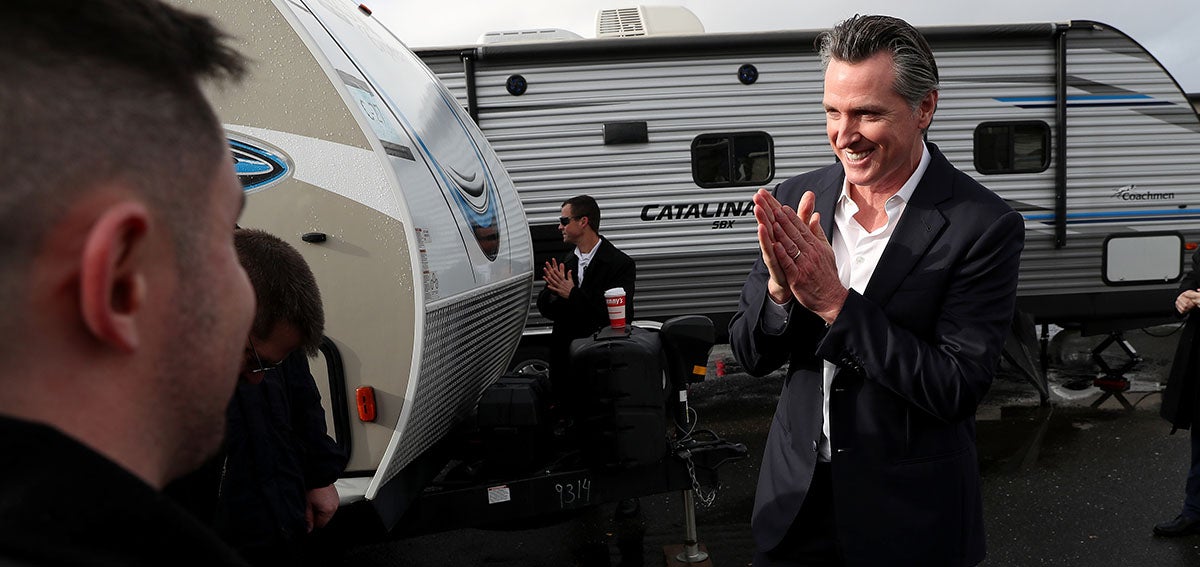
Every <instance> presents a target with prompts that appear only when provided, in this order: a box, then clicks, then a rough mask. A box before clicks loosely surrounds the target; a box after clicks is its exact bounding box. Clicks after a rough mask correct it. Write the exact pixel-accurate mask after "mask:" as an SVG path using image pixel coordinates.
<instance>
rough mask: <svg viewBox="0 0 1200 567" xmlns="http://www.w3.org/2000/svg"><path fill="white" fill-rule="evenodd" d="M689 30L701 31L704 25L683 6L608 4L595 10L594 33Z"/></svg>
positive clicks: (616, 34) (628, 34)
mask: <svg viewBox="0 0 1200 567" xmlns="http://www.w3.org/2000/svg"><path fill="white" fill-rule="evenodd" d="M691 33H704V25H703V24H701V23H700V18H697V17H696V14H693V13H692V11H691V10H688V9H687V8H684V7H683V6H637V7H634V8H610V9H607V10H600V11H599V12H597V13H596V37H633V36H641V35H668V34H691Z"/></svg>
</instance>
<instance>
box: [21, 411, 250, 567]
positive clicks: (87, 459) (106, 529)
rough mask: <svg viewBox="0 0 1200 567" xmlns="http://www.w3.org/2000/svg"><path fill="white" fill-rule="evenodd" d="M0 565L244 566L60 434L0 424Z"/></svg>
mask: <svg viewBox="0 0 1200 567" xmlns="http://www.w3.org/2000/svg"><path fill="white" fill-rule="evenodd" d="M0 455H4V461H3V463H4V464H3V465H2V466H0V565H10V564H17V565H55V566H58V565H88V566H113V567H118V566H119V567H135V566H160V565H184V566H186V565H195V566H197V567H200V566H218V565H239V566H241V565H245V563H243V561H242V560H241V558H239V557H238V556H237V554H236V553H234V551H233V550H232V549H230V548H229V547H227V546H226V545H225V544H224V543H222V542H221V540H220V539H219V538H217V536H216V534H214V533H213V532H212V531H210V530H209V529H208V528H206V527H204V526H203V525H202V524H201V523H200V522H197V521H196V519H195V518H193V517H192V516H191V515H190V514H188V513H187V512H185V511H184V510H182V509H181V508H179V507H178V506H177V505H175V503H173V502H171V501H170V499H169V498H167V497H166V496H164V495H162V494H160V493H159V492H158V491H156V490H154V489H153V488H152V487H151V486H149V485H147V484H146V483H144V482H142V480H141V479H139V478H137V477H136V476H134V475H133V474H132V473H130V472H129V471H126V470H125V469H123V468H121V467H120V466H118V465H117V464H116V463H113V462H112V461H110V460H108V459H106V458H105V457H103V456H102V455H100V454H98V453H96V452H95V451H93V450H91V449H90V448H88V447H86V446H84V445H82V444H80V443H79V442H77V441H75V440H74V439H71V438H70V437H67V436H65V435H63V434H62V433H60V432H59V431H57V430H55V429H52V428H50V427H46V426H43V425H38V424H34V423H30V422H26V421H19V420H15V419H10V418H6V417H2V416H0Z"/></svg>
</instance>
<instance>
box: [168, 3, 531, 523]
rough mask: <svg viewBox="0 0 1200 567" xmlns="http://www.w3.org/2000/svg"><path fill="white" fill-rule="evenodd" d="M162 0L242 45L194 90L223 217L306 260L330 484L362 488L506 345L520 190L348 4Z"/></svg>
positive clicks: (452, 405) (517, 331) (349, 494)
mask: <svg viewBox="0 0 1200 567" xmlns="http://www.w3.org/2000/svg"><path fill="white" fill-rule="evenodd" d="M176 1H177V2H178V3H180V4H181V5H183V6H184V7H186V8H188V9H190V10H193V11H197V12H200V13H205V14H209V15H211V16H213V17H215V18H216V19H217V20H218V21H219V23H220V25H221V27H222V28H223V29H225V30H226V31H227V32H228V33H229V34H230V35H231V36H233V37H234V38H235V39H236V47H237V48H238V49H239V50H240V51H242V52H243V53H245V54H246V55H248V56H249V57H250V58H251V60H252V67H251V69H250V73H249V75H248V78H247V80H246V81H245V82H244V84H242V85H238V86H229V87H226V88H224V89H221V90H215V91H213V92H211V93H210V96H211V99H212V100H213V103H214V105H215V107H216V109H217V112H218V114H219V116H220V118H221V120H222V122H223V123H224V125H225V129H226V132H227V134H228V137H229V141H230V144H231V147H232V151H233V155H234V159H235V161H236V164H237V170H238V174H239V176H241V178H242V182H243V186H244V187H245V189H246V195H247V204H246V209H245V213H244V214H243V216H242V219H241V221H240V222H241V224H242V226H247V227H254V228H262V229H264V230H267V231H269V232H272V233H274V234H276V235H278V236H280V237H282V238H284V239H285V240H287V241H289V242H290V243H292V244H293V245H294V246H295V247H296V248H297V249H299V250H300V252H301V253H302V254H303V255H304V257H305V258H306V259H307V260H308V262H309V264H311V266H312V268H313V271H314V273H315V275H316V279H317V281H318V282H319V284H320V286H321V291H322V295H323V298H324V302H325V313H326V317H327V322H326V334H327V336H328V338H329V339H330V340H328V341H327V343H326V345H325V346H324V347H323V349H322V350H323V352H324V355H325V356H324V358H325V362H326V365H325V366H327V367H328V370H329V376H327V377H326V376H320V377H319V378H320V379H319V380H318V383H319V384H321V385H322V386H323V389H324V391H323V392H322V394H323V396H324V398H325V399H326V400H327V401H328V404H327V405H328V407H329V409H330V410H331V418H330V424H331V431H336V437H337V439H338V441H339V442H340V443H342V444H344V445H345V446H347V447H348V448H349V450H350V463H349V466H348V470H347V472H346V475H345V476H346V478H343V479H342V480H340V481H339V492H340V493H341V496H342V500H343V503H345V502H347V501H350V500H355V499H362V498H367V499H374V498H376V497H378V496H379V495H380V492H381V490H386V487H387V486H389V485H393V486H395V485H397V484H402V483H403V481H404V475H403V471H405V470H407V469H409V468H410V465H411V464H412V463H414V461H416V460H418V458H419V457H420V456H421V455H422V454H423V453H425V452H426V451H427V450H428V449H429V448H430V447H431V446H433V445H434V444H435V443H436V442H437V441H439V440H440V439H442V438H443V437H444V436H445V435H446V434H447V432H448V431H450V429H451V428H452V427H454V426H455V425H456V424H457V423H458V422H459V421H461V420H462V419H463V418H464V417H465V416H466V415H467V414H469V412H470V411H471V409H472V408H473V407H474V405H475V403H476V401H477V400H478V398H479V396H480V393H481V392H482V391H483V390H484V389H485V388H486V387H487V386H488V385H489V384H491V383H492V382H494V381H495V380H496V379H497V378H498V377H499V376H500V374H501V373H502V372H503V371H504V369H505V368H504V367H505V364H507V362H508V360H509V358H510V357H511V355H512V352H513V351H514V349H515V348H516V345H517V342H518V341H519V339H520V336H521V329H522V327H523V326H524V323H525V319H526V310H527V308H528V297H529V293H530V288H531V285H532V280H533V278H532V249H531V245H530V238H529V231H528V228H527V223H526V220H525V215H524V213H523V211H522V208H521V206H520V202H519V201H518V199H517V196H516V192H515V191H514V189H513V185H512V182H511V181H510V180H509V178H508V176H507V174H505V172H504V169H503V168H502V167H501V166H500V162H499V160H498V159H497V158H496V155H495V153H494V152H493V151H492V149H491V147H490V146H489V144H488V143H487V141H486V140H485V139H484V138H483V136H482V135H481V134H480V133H479V130H478V128H476V126H475V124H474V123H473V122H472V121H471V119H470V118H469V117H468V116H467V115H466V114H465V113H463V112H462V110H461V108H459V105H458V104H457V103H456V102H455V100H454V98H453V97H452V96H451V95H450V93H449V92H448V91H447V90H446V88H445V87H444V86H443V85H442V84H441V83H440V82H439V81H438V80H437V79H436V77H434V76H433V74H432V73H430V71H429V70H428V69H427V68H426V67H425V66H424V65H423V64H422V63H421V61H420V60H418V59H417V58H416V57H415V56H414V55H413V54H412V53H411V52H410V51H409V50H408V49H407V48H405V47H404V46H403V44H402V43H401V42H400V41H398V40H397V39H396V38H395V37H394V36H392V35H391V34H390V33H389V32H388V31H387V30H386V29H384V28H383V27H382V26H381V25H379V24H378V23H377V22H375V21H374V19H373V18H372V17H371V16H370V14H369V12H368V11H366V10H364V9H360V8H358V7H357V5H356V4H355V3H351V2H345V1H336V0H194V1H191V2H188V1H186V0H176ZM318 366H320V365H319V364H318V365H315V366H314V371H315V370H316V369H317V367H318ZM326 378H328V380H326ZM330 384H332V385H330ZM363 388H372V389H373V390H366V389H363ZM356 411H357V412H358V414H359V415H353V414H354V412H356ZM372 413H374V414H375V415H373V416H372V415H370V414H372ZM389 481H395V482H389Z"/></svg>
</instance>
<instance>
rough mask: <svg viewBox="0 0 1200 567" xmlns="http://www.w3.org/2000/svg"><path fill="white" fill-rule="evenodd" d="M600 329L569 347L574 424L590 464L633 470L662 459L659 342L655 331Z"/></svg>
mask: <svg viewBox="0 0 1200 567" xmlns="http://www.w3.org/2000/svg"><path fill="white" fill-rule="evenodd" d="M630 329H631V330H630V332H629V333H625V332H620V331H615V332H614V331H612V330H610V329H605V330H602V331H601V332H600V333H597V334H596V335H594V336H592V337H589V338H585V339H577V340H575V341H574V342H572V343H571V379H572V380H578V382H577V384H576V385H577V386H578V388H575V391H576V394H575V395H577V396H578V399H576V400H574V403H573V404H572V405H573V407H575V408H577V410H576V411H577V416H576V426H577V428H578V432H579V435H580V438H581V440H582V441H583V453H584V456H585V457H586V458H587V459H588V460H589V461H592V462H593V463H594V464H602V465H618V466H636V465H644V464H651V463H656V462H658V461H660V460H662V458H663V457H664V456H665V455H666V451H667V445H666V427H667V425H666V419H665V413H664V404H665V401H666V391H665V389H664V384H663V363H662V356H663V354H662V343H661V340H660V338H659V335H658V333H656V332H654V331H648V330H645V329H639V328H634V327H631V328H630Z"/></svg>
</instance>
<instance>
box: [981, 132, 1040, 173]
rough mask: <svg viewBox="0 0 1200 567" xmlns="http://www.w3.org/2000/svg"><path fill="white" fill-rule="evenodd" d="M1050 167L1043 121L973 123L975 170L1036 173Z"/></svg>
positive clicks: (983, 171) (982, 171)
mask: <svg viewBox="0 0 1200 567" xmlns="http://www.w3.org/2000/svg"><path fill="white" fill-rule="evenodd" d="M1047 167H1050V126H1049V125H1047V124H1046V123H1045V122H984V123H982V124H980V125H979V126H977V127H975V171H978V172H979V173H983V174H989V175H990V174H994V173H1037V172H1039V171H1046V168H1047Z"/></svg>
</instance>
